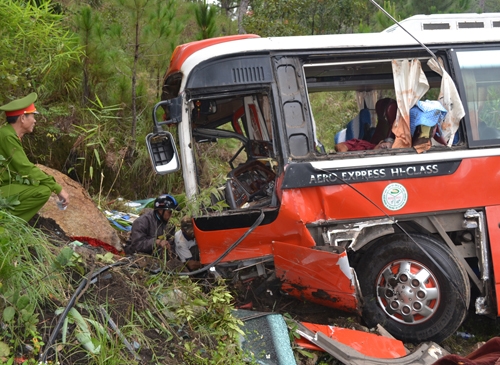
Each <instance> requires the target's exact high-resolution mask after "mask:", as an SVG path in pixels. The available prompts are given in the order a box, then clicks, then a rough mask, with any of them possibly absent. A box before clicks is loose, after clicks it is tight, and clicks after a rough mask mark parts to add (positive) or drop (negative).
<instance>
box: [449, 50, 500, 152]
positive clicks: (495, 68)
mask: <svg viewBox="0 0 500 365" xmlns="http://www.w3.org/2000/svg"><path fill="white" fill-rule="evenodd" d="M457 59H458V64H459V66H460V70H461V74H462V82H463V90H464V93H465V96H466V98H467V103H466V105H467V109H468V123H467V136H468V139H469V144H470V145H471V146H485V145H498V144H500V61H499V59H500V50H484V51H477V50H474V51H463V52H462V51H460V52H457Z"/></svg>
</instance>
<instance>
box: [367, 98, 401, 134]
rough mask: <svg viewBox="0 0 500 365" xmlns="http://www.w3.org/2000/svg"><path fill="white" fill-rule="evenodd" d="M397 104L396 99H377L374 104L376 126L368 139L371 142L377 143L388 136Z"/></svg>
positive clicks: (394, 118) (394, 117)
mask: <svg viewBox="0 0 500 365" xmlns="http://www.w3.org/2000/svg"><path fill="white" fill-rule="evenodd" d="M397 111H398V104H397V102H396V100H394V99H391V98H384V99H380V100H379V101H377V104H375V112H376V113H377V126H376V127H375V131H374V132H373V136H372V138H371V140H370V142H371V143H373V144H378V143H379V142H380V141H383V140H384V139H386V138H388V137H389V136H390V135H391V133H392V132H391V131H392V124H393V123H394V121H395V120H396V113H397Z"/></svg>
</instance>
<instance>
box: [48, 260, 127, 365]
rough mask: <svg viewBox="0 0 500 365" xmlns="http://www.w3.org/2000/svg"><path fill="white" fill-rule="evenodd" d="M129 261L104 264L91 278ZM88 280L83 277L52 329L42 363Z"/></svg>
mask: <svg viewBox="0 0 500 365" xmlns="http://www.w3.org/2000/svg"><path fill="white" fill-rule="evenodd" d="M128 263H129V262H128V261H117V262H115V263H113V264H111V265H108V266H104V267H102V268H101V269H99V270H98V271H96V272H95V273H93V274H92V276H91V277H90V280H91V281H92V279H94V278H96V277H97V276H99V275H100V274H102V273H103V272H104V271H107V270H109V269H111V268H112V267H114V266H120V265H125V264H128ZM88 280H89V279H88V278H87V277H85V278H83V280H82V281H81V282H80V285H78V288H77V289H76V291H75V293H74V294H73V296H72V297H71V298H70V300H69V302H68V305H67V306H66V308H64V311H63V312H62V313H61V317H60V318H59V321H58V322H57V324H56V326H55V327H54V330H53V331H52V334H51V335H50V337H49V340H48V341H47V343H46V344H45V351H44V352H42V353H41V354H40V357H39V361H40V363H42V364H43V363H45V362H46V361H47V356H48V352H49V350H50V348H51V347H52V344H53V342H54V341H55V339H56V337H57V335H58V334H59V330H60V329H61V326H62V325H63V323H64V320H65V319H66V316H67V315H68V313H69V311H70V310H71V308H73V306H74V305H75V301H76V298H78V295H80V293H81V291H82V290H83V288H85V286H86V285H87V281H88Z"/></svg>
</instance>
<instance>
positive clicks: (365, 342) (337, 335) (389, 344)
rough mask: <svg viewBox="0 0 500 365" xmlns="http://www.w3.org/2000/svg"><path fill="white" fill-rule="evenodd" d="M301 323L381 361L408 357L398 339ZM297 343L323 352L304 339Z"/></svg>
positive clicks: (298, 340)
mask: <svg viewBox="0 0 500 365" xmlns="http://www.w3.org/2000/svg"><path fill="white" fill-rule="evenodd" d="M301 323H302V324H303V325H304V326H305V327H307V328H308V329H310V330H311V331H313V332H322V333H324V334H325V335H327V336H328V337H330V338H331V339H333V340H335V341H338V342H340V343H343V344H344V345H347V346H349V347H352V348H353V349H354V350H356V351H358V352H360V353H362V354H363V355H366V356H370V357H378V358H381V359H397V358H399V357H403V356H406V349H405V347H404V344H403V342H401V341H399V340H396V339H392V338H387V337H383V336H378V335H376V334H373V333H367V332H362V331H356V330H351V329H348V328H341V327H335V326H328V325H321V324H315V323H307V322H301ZM295 342H296V343H297V344H298V345H300V346H302V347H304V348H307V349H310V350H319V351H322V349H321V348H319V347H318V346H316V345H314V344H313V343H311V342H309V341H308V340H306V339H304V338H302V337H301V338H299V339H297V340H295Z"/></svg>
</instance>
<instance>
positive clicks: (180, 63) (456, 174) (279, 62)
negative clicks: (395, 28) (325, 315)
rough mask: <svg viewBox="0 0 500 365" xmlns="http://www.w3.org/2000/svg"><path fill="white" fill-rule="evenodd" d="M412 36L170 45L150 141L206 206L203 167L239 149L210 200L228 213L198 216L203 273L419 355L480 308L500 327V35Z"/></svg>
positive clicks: (162, 166) (155, 155)
mask: <svg viewBox="0 0 500 365" xmlns="http://www.w3.org/2000/svg"><path fill="white" fill-rule="evenodd" d="M471 17H473V15H471ZM494 24H496V26H497V27H498V24H500V23H499V22H498V20H497V21H496V23H494ZM423 29H425V28H423ZM431 29H432V28H431ZM413 36H414V37H412V36H410V35H409V34H407V33H405V32H381V33H376V34H344V35H316V36H298V37H280V38H260V37H258V36H256V35H249V34H246V35H235V36H227V37H221V38H213V39H207V40H202V41H198V42H193V43H188V44H183V45H180V46H178V47H177V48H176V49H175V52H174V53H173V55H172V59H171V62H170V66H169V68H168V71H167V73H166V76H165V79H164V83H163V94H162V101H161V102H159V103H158V104H157V105H156V106H155V108H154V111H153V119H154V130H153V132H152V133H150V134H149V135H148V136H147V145H148V148H149V152H150V155H151V160H152V163H153V167H154V169H155V171H156V172H157V173H159V174H167V173H171V172H174V171H177V170H179V169H180V168H182V176H183V180H184V185H185V192H186V195H187V197H188V198H194V197H196V196H197V195H199V194H201V193H203V192H202V191H200V188H199V186H200V181H201V180H202V179H205V180H204V181H206V180H207V178H208V179H210V178H215V176H211V174H213V172H212V171H211V169H210V167H207V166H206V159H205V156H206V155H207V154H210V153H215V152H217V151H218V147H217V146H218V144H219V143H225V144H226V145H227V144H228V143H233V145H234V146H236V148H235V150H236V152H235V154H234V155H231V156H220V157H221V158H223V159H224V158H225V163H226V166H227V171H228V173H227V176H225V179H224V181H222V182H221V186H220V187H219V188H220V189H219V190H218V191H220V192H222V194H220V196H217V194H213V195H212V198H214V204H215V203H216V200H223V203H224V204H223V205H222V206H223V207H224V208H223V209H210V208H209V207H207V209H205V210H204V213H203V214H200V215H198V216H196V217H194V219H193V221H194V225H195V236H196V241H197V243H198V246H199V249H200V256H201V261H202V263H203V264H204V265H207V266H209V267H212V268H214V269H215V270H216V272H217V273H219V274H220V275H222V276H223V277H225V278H230V279H233V280H246V279H249V278H257V277H259V278H263V279H264V281H263V282H264V283H266V282H268V283H270V282H272V281H273V280H277V281H279V283H280V287H281V292H282V293H286V294H289V295H291V296H294V297H297V298H300V299H303V300H308V301H310V302H314V303H319V304H322V305H325V306H328V307H332V308H336V309H341V310H345V311H351V312H357V313H361V314H362V318H363V319H364V321H365V322H366V324H367V325H368V326H375V325H377V324H380V325H382V326H383V327H384V328H386V329H387V330H388V331H389V332H390V333H391V334H392V335H394V336H395V337H396V338H398V339H401V340H403V341H407V342H420V341H425V340H432V341H435V342H441V341H442V340H444V339H445V338H447V337H448V336H450V335H451V334H452V333H454V332H455V331H456V330H457V329H458V328H459V326H460V325H461V323H462V322H463V320H464V318H465V316H466V314H467V311H468V308H469V306H474V307H475V311H476V312H477V313H479V314H484V315H490V316H495V317H496V316H498V315H499V309H498V305H497V303H498V300H499V295H500V292H499V291H498V285H499V283H500V274H498V273H499V270H500V228H499V225H500V192H499V188H498V187H499V186H500V115H499V113H500V32H499V31H498V30H497V29H491V28H490V29H478V27H472V28H471V29H467V30H466V31H463V32H461V31H460V32H459V31H451V30H449V29H444V28H442V27H441V28H439V27H438V29H437V30H432V31H427V32H426V31H423V30H422V31H417V32H413ZM416 39H418V42H417V41H416ZM318 96H320V97H319V99H318ZM347 99H352V103H354V105H356V110H355V113H354V115H351V114H349V113H348V112H347V111H345V110H343V109H342V105H344V104H342V103H341V102H340V101H339V100H344V101H345V100H347ZM314 100H322V102H323V103H327V104H338V105H339V108H338V109H337V110H336V111H335V112H330V113H327V114H326V115H325V113H324V112H323V110H324V109H323V108H321V107H320V108H318V107H317V105H318V103H313V102H312V101H314ZM416 108H417V109H418V110H417V109H416ZM328 110H331V109H328ZM333 120H343V122H344V123H343V126H342V127H343V128H339V130H338V131H337V133H336V134H335V137H334V139H335V142H336V144H335V147H334V148H326V147H325V145H328V144H327V143H326V141H322V140H321V139H320V138H319V137H318V135H319V134H318V133H317V130H318V128H319V126H320V125H321V126H322V128H324V126H325V125H327V126H328V123H333V122H332V121H333ZM172 126H175V128H172ZM170 131H173V133H174V134H175V136H174V134H173V133H171V132H170ZM332 138H333V137H332ZM230 141H231V142H230ZM328 142H329V143H330V142H331V143H330V144H331V145H333V141H328Z"/></svg>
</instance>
